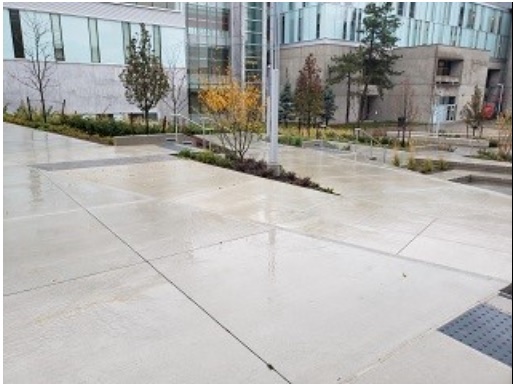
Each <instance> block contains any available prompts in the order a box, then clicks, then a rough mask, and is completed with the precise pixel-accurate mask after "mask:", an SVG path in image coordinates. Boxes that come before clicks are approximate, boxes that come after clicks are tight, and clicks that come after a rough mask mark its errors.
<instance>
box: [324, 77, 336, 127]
mask: <svg viewBox="0 0 514 384" xmlns="http://www.w3.org/2000/svg"><path fill="white" fill-rule="evenodd" d="M335 98H336V97H335V95H334V92H333V91H332V89H331V88H330V87H329V85H328V84H327V85H325V89H324V90H323V111H322V113H321V115H320V117H321V119H322V120H323V121H324V122H325V125H326V126H328V123H329V122H330V120H333V118H334V114H335V112H336V110H337V105H336V103H335Z"/></svg>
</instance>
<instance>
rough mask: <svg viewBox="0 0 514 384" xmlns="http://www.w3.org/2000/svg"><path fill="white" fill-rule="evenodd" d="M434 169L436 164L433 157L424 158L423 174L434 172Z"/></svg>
mask: <svg viewBox="0 0 514 384" xmlns="http://www.w3.org/2000/svg"><path fill="white" fill-rule="evenodd" d="M433 171H434V164H433V162H432V160H431V159H425V160H423V163H422V165H421V170H420V172H421V173H423V174H427V173H432V172H433Z"/></svg>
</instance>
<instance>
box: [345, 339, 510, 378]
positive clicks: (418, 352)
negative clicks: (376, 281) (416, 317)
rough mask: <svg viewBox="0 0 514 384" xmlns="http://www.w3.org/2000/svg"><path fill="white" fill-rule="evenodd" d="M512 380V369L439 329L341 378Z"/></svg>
mask: <svg viewBox="0 0 514 384" xmlns="http://www.w3.org/2000/svg"><path fill="white" fill-rule="evenodd" d="M510 382H512V368H510V367H509V366H507V365H505V364H503V363H501V362H499V361H497V360H494V359H493V358H490V357H488V356H485V355H484V354H482V353H480V352H478V351H475V350H474V349H472V348H470V347H468V346H466V345H464V344H462V343H460V342H458V341H456V340H453V339H452V338H450V337H448V336H446V335H443V334H442V333H439V332H433V333H431V334H430V335H428V336H426V337H423V338H422V339H420V340H415V341H414V342H413V343H410V344H408V345H406V346H405V347H404V348H402V349H401V350H400V351H398V352H397V353H395V354H393V355H391V356H389V357H387V358H385V359H384V360H383V361H380V362H379V363H377V364H376V365H375V366H373V367H372V368H370V369H368V370H367V371H365V372H362V373H361V374H359V375H358V376H357V377H355V378H353V379H350V380H347V381H342V383H352V384H382V383H397V384H410V383H437V384H455V383H467V384H484V383H490V384H493V383H494V384H496V383H505V384H507V383H510Z"/></svg>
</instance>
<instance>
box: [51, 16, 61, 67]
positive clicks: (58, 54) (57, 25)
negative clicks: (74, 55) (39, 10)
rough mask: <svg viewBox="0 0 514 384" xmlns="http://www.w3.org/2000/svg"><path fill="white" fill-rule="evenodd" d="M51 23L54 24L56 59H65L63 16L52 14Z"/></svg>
mask: <svg viewBox="0 0 514 384" xmlns="http://www.w3.org/2000/svg"><path fill="white" fill-rule="evenodd" d="M50 23H51V26H52V37H53V41H54V56H55V60H56V61H64V44H63V41H62V28H61V16H60V15H56V14H50Z"/></svg>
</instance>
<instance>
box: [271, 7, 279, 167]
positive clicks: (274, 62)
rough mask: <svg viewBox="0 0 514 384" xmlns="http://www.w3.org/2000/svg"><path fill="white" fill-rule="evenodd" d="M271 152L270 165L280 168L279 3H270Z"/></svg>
mask: <svg viewBox="0 0 514 384" xmlns="http://www.w3.org/2000/svg"><path fill="white" fill-rule="evenodd" d="M270 10H271V15H270V44H271V47H270V59H271V60H270V62H271V71H270V72H271V73H270V75H271V76H270V84H271V86H270V112H271V117H270V153H269V165H270V167H272V168H275V169H278V166H279V164H278V104H279V80H280V79H279V70H278V54H279V45H278V22H277V20H278V13H277V4H276V3H274V2H272V3H271V4H270Z"/></svg>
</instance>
